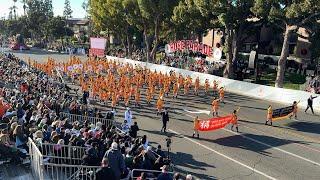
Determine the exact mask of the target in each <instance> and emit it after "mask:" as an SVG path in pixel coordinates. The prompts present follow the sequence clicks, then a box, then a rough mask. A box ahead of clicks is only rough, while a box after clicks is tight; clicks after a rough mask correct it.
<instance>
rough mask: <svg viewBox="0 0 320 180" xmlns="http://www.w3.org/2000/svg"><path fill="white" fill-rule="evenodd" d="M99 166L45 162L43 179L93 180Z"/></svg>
mask: <svg viewBox="0 0 320 180" xmlns="http://www.w3.org/2000/svg"><path fill="white" fill-rule="evenodd" d="M99 168H100V167H99V166H82V165H77V166H75V165H69V164H54V163H45V164H44V169H45V172H46V177H45V179H54V180H56V179H57V180H80V179H81V180H93V179H95V176H96V172H97V170H98V169H99Z"/></svg>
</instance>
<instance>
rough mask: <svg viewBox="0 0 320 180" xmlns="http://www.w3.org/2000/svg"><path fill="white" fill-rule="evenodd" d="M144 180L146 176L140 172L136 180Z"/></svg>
mask: <svg viewBox="0 0 320 180" xmlns="http://www.w3.org/2000/svg"><path fill="white" fill-rule="evenodd" d="M146 179H147V175H146V174H145V173H144V172H142V173H141V175H140V177H138V178H137V180H146Z"/></svg>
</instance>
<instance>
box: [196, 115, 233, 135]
mask: <svg viewBox="0 0 320 180" xmlns="http://www.w3.org/2000/svg"><path fill="white" fill-rule="evenodd" d="M231 120H232V114H231V115H228V116H224V117H216V118H211V119H207V120H199V124H198V130H199V131H213V130H216V129H221V128H224V127H225V126H226V125H227V124H229V123H230V122H231Z"/></svg>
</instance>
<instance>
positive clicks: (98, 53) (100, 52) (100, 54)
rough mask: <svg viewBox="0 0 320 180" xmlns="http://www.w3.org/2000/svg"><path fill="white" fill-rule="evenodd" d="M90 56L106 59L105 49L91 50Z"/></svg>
mask: <svg viewBox="0 0 320 180" xmlns="http://www.w3.org/2000/svg"><path fill="white" fill-rule="evenodd" d="M89 56H98V57H104V49H95V48H91V49H89Z"/></svg>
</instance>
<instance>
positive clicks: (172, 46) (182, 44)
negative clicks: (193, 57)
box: [169, 40, 212, 56]
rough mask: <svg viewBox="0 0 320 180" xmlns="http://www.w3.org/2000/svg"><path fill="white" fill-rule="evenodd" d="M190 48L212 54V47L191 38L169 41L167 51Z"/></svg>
mask: <svg viewBox="0 0 320 180" xmlns="http://www.w3.org/2000/svg"><path fill="white" fill-rule="evenodd" d="M184 50H190V51H193V52H200V53H202V54H205V55H207V56H212V47H210V46H208V45H205V44H202V43H198V42H195V41H192V40H180V41H175V42H171V43H169V52H175V51H184Z"/></svg>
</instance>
